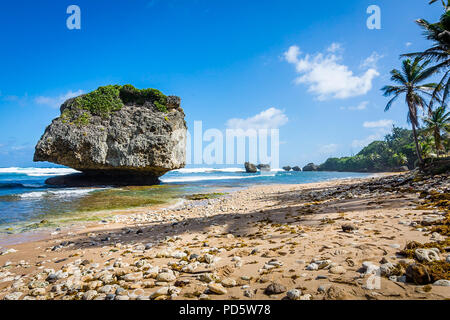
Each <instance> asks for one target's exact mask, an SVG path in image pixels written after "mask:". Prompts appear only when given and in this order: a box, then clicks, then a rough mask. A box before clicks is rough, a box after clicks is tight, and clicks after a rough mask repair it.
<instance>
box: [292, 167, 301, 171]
mask: <svg viewBox="0 0 450 320" xmlns="http://www.w3.org/2000/svg"><path fill="white" fill-rule="evenodd" d="M292 170H293V171H296V172H299V171H302V168H300V167H299V166H295V167H292Z"/></svg>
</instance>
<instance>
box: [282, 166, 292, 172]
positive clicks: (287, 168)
mask: <svg viewBox="0 0 450 320" xmlns="http://www.w3.org/2000/svg"><path fill="white" fill-rule="evenodd" d="M291 169H292V168H291V167H290V166H286V167H283V170H284V171H291Z"/></svg>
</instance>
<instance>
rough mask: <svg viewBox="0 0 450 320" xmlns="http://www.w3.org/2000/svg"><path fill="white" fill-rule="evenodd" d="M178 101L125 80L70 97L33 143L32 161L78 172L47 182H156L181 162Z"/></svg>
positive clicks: (182, 127) (183, 155) (183, 148)
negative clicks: (61, 166) (65, 167)
mask: <svg viewBox="0 0 450 320" xmlns="http://www.w3.org/2000/svg"><path fill="white" fill-rule="evenodd" d="M180 101H181V99H180V98H178V97H175V96H169V97H166V96H164V95H163V94H162V93H160V92H159V91H158V90H154V89H145V90H138V89H135V88H134V87H132V86H129V85H128V86H123V87H122V86H107V87H101V88H99V89H97V90H95V91H94V92H91V93H89V94H87V95H82V96H79V97H77V98H72V99H69V100H67V101H66V102H64V104H63V105H62V106H61V116H60V117H58V118H56V119H54V120H53V121H52V123H51V124H50V125H49V126H48V127H47V128H46V130H45V132H44V134H43V135H42V137H41V139H40V140H39V142H38V143H37V145H36V150H35V154H34V161H48V162H53V163H56V164H60V165H64V166H67V167H71V168H73V169H75V170H78V171H81V172H82V173H81V174H75V175H69V176H63V177H55V178H51V179H49V180H47V183H48V184H54V185H64V186H92V185H105V184H106V185H150V184H156V183H158V177H160V176H162V175H163V174H165V173H166V172H168V171H170V170H174V169H178V168H182V167H184V166H185V158H186V132H187V127H186V122H185V120H184V112H183V109H182V108H181V107H180Z"/></svg>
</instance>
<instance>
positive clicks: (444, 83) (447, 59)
mask: <svg viewBox="0 0 450 320" xmlns="http://www.w3.org/2000/svg"><path fill="white" fill-rule="evenodd" d="M436 1H437V0H433V1H431V2H430V4H431V3H434V2H436ZM442 3H443V5H444V8H445V9H446V10H447V11H446V12H445V13H444V14H443V15H442V16H441V18H440V20H439V22H437V23H430V22H428V21H427V20H425V19H419V20H417V21H416V23H417V24H418V25H419V26H420V27H421V28H422V29H424V35H425V36H426V38H427V39H428V40H431V41H433V46H432V47H431V48H429V49H427V50H425V51H423V52H413V53H408V54H404V55H402V56H403V57H415V58H417V57H419V58H422V59H427V60H430V61H432V62H435V63H436V65H435V66H433V67H431V68H430V69H431V70H434V71H436V72H443V76H442V79H441V81H440V82H439V85H438V86H437V87H436V89H435V90H434V92H433V96H432V99H431V100H430V105H429V111H430V114H431V110H432V106H433V103H434V102H435V101H438V99H437V97H438V95H439V91H441V90H443V94H442V100H441V101H442V105H443V104H445V101H446V99H447V98H448V95H449V92H450V11H449V9H450V0H448V2H447V4H445V2H444V1H442Z"/></svg>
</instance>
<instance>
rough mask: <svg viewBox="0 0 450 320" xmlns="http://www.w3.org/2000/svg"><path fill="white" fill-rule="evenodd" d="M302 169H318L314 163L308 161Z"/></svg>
mask: <svg viewBox="0 0 450 320" xmlns="http://www.w3.org/2000/svg"><path fill="white" fill-rule="evenodd" d="M303 171H319V167H318V166H316V165H315V164H314V163H308V164H307V165H306V166H304V167H303Z"/></svg>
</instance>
